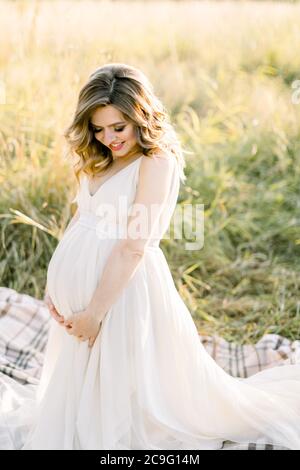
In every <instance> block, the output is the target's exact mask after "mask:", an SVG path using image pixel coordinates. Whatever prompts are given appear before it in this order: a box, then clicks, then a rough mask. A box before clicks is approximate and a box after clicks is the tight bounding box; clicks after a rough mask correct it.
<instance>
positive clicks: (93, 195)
mask: <svg viewBox="0 0 300 470" xmlns="http://www.w3.org/2000/svg"><path fill="white" fill-rule="evenodd" d="M142 157H143V155H140V156H139V157H138V158H137V159H136V160H133V162H130V163H128V165H126V166H124V167H123V168H121V170H119V171H117V172H116V173H114V174H113V175H112V176H111V177H110V178H108V179H107V180H105V181H104V182H103V183H102V184H101V185H100V186H99V187H98V188H97V189H96V191H95V192H94V194H91V193H90V187H89V179H88V177H87V175H86V188H87V193H88V195H89V197H90V199H93V198H94V197H95V196H96V194H97V193H98V192H99V191H100V189H101V188H103V186H104V185H105V184H106V183H108V182H109V181H110V180H111V179H112V178H113V177H114V176H117V175H118V174H119V173H122V171H124V170H126V169H127V168H129V167H130V166H131V165H133V164H134V163H136V162H137V161H138V160H140V159H141V158H142Z"/></svg>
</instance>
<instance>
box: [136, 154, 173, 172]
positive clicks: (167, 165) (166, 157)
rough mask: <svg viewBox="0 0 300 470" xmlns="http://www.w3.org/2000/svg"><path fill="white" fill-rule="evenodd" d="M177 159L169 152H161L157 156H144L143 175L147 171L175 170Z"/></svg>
mask: <svg viewBox="0 0 300 470" xmlns="http://www.w3.org/2000/svg"><path fill="white" fill-rule="evenodd" d="M174 161H175V157H174V156H172V155H170V154H168V153H167V152H159V153H156V154H155V155H151V156H149V157H148V156H146V155H144V156H143V158H142V161H141V173H143V172H147V171H150V172H151V171H154V172H155V171H164V172H168V171H169V170H170V169H172V168H173V165H174Z"/></svg>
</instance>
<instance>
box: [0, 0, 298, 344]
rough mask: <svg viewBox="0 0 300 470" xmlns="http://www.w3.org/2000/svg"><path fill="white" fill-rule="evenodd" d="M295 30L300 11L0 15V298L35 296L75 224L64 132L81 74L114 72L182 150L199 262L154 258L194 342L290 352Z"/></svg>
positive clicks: (86, 8) (104, 5) (119, 5)
mask: <svg viewBox="0 0 300 470" xmlns="http://www.w3.org/2000/svg"><path fill="white" fill-rule="evenodd" d="M128 11H130V14H128ZM299 24H300V4H298V3H291V4H288V3H271V2H268V3H263V2H257V3H255V2H252V3H247V2H243V3H234V2H222V3H219V2H217V3H209V2H180V3H177V2H175V3H170V2H153V3H152V2H150V1H149V2H133V3H130V2H126V1H122V2H90V1H85V2H80V1H66V2H62V1H60V2H55V1H53V2H44V1H31V2H27V1H14V2H6V1H4V2H1V17H0V41H1V44H2V45H3V47H2V48H1V51H0V74H1V75H0V83H1V90H2V91H1V93H2V100H4V101H5V102H1V104H0V158H1V160H0V184H1V197H0V229H1V233H0V235H1V245H0V250H1V261H0V276H1V285H3V286H7V287H12V288H14V289H17V290H18V291H22V292H26V293H28V294H30V295H33V296H35V297H37V298H42V296H43V291H44V287H45V275H46V269H47V265H48V262H49V259H50V257H51V254H52V252H53V250H54V248H55V246H56V244H57V242H58V240H59V239H60V238H61V237H62V235H63V233H64V229H65V227H66V225H67V223H68V221H69V219H70V216H71V215H72V212H73V211H74V207H73V206H72V205H71V200H72V199H73V197H74V194H75V190H76V184H75V177H74V175H73V173H72V169H71V162H68V161H67V159H66V158H65V147H64V140H63V138H62V133H63V130H64V128H65V127H66V126H67V124H68V123H69V121H70V119H71V117H72V115H73V112H74V108H75V102H76V99H77V94H78V91H79V89H80V87H81V85H82V84H83V83H84V82H85V80H86V79H87V77H88V75H89V74H90V73H91V72H92V71H93V70H94V69H95V68H96V67H98V66H100V65H103V64H104V63H107V62H125V63H129V64H132V65H134V66H137V67H140V68H141V69H142V70H143V71H144V72H145V73H146V74H147V75H148V76H149V78H150V80H151V81H152V83H153V85H154V88H155V90H156V92H157V94H158V96H159V97H160V98H161V99H162V100H163V102H164V104H165V106H166V108H167V109H168V110H169V112H170V115H171V117H172V120H173V122H174V124H175V127H176V130H177V132H178V134H179V135H180V138H181V141H182V144H183V146H184V148H185V149H188V150H190V151H191V152H192V154H191V155H188V156H187V162H188V165H187V169H186V174H187V175H188V180H187V183H186V186H185V187H184V186H182V187H181V191H180V197H179V201H178V203H179V204H186V203H199V204H204V206H205V243H204V248H203V249H202V250H199V251H196V252H195V251H186V250H185V249H184V240H163V241H162V243H161V247H162V248H163V249H164V252H165V254H166V256H167V259H168V262H169V264H170V268H171V270H172V274H173V277H174V280H175V282H176V286H177V288H178V291H179V293H180V295H181V296H182V298H183V300H184V301H185V303H186V305H187V306H188V308H189V310H190V311H191V313H192V315H193V318H194V319H195V322H196V324H197V327H198V328H199V331H200V332H201V333H203V334H220V335H222V336H223V337H224V338H225V339H228V340H232V341H240V342H254V341H257V340H258V339H259V338H260V337H261V336H262V335H263V334H266V333H278V334H282V335H284V336H287V337H288V338H290V339H296V338H299V337H300V326H299V320H300V318H299V317H300V313H299V305H300V281H299V279H300V278H299V255H300V230H299V211H300V197H299V196H300V185H299V181H300V164H299V163H300V162H299V156H300V139H299V137H300V103H299V104H295V103H293V101H292V93H293V88H292V84H293V83H294V82H295V80H297V79H298V80H299V79H300V55H299V54H298V53H297V46H298V45H299V43H300V28H299ZM3 97H4V98H3Z"/></svg>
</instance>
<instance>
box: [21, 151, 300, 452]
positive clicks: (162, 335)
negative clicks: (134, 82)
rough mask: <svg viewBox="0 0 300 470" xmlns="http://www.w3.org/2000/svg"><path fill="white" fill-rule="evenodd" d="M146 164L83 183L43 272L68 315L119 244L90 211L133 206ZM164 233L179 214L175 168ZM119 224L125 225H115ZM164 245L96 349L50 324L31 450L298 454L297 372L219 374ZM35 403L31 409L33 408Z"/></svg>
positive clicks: (155, 243)
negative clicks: (271, 450) (252, 447)
mask: <svg viewBox="0 0 300 470" xmlns="http://www.w3.org/2000/svg"><path fill="white" fill-rule="evenodd" d="M142 158H147V157H143V156H141V157H140V158H138V159H137V160H135V161H134V162H132V163H131V164H129V165H128V166H127V167H125V168H123V169H122V170H121V171H119V173H117V174H115V175H113V176H112V177H111V178H110V179H108V180H106V181H105V182H104V183H103V184H102V186H101V187H100V188H99V189H98V191H97V192H96V193H95V194H94V195H93V196H91V195H90V193H89V187H88V180H87V177H86V176H83V177H82V179H81V184H80V188H79V190H78V194H77V197H76V199H77V203H78V207H79V211H80V217H79V219H78V221H77V222H76V223H75V224H74V225H73V226H72V227H71V228H70V229H69V230H67V231H66V232H65V234H64V236H63V238H62V239H61V240H60V242H59V244H58V245H57V247H56V250H55V251H54V253H53V256H52V258H51V261H50V263H49V267H48V273H47V284H48V290H49V294H50V296H51V298H52V300H53V302H54V304H55V306H56V308H57V310H58V311H59V312H61V313H62V312H63V314H64V316H66V317H67V316H69V315H71V314H72V313H75V312H77V311H80V310H83V309H84V308H85V307H86V306H87V305H88V303H89V300H90V299H91V297H92V295H93V292H94V290H95V288H96V286H97V282H98V280H99V278H100V275H101V272H102V270H103V268H104V265H105V261H106V259H107V257H108V255H109V253H110V251H111V249H112V247H113V245H114V243H116V239H109V238H107V237H106V238H105V236H103V237H101V225H100V226H99V217H97V213H96V209H97V207H98V206H99V204H100V205H101V204H102V203H110V204H117V203H118V198H119V196H120V195H126V197H127V198H128V201H129V202H131V203H132V202H133V201H134V197H135V193H136V188H137V183H138V176H139V167H140V163H141V161H142ZM173 171H174V174H173V179H172V185H171V187H170V191H169V197H168V199H167V201H166V203H165V206H164V209H163V212H162V215H161V217H162V219H161V220H162V221H163V223H162V224H161V227H162V233H161V237H160V238H162V237H163V234H164V232H165V231H166V230H167V228H168V227H169V224H170V219H171V217H172V214H173V212H174V209H175V206H176V202H177V198H178V192H179V186H180V180H179V174H178V168H177V163H176V160H175V159H174V170H173ZM120 220H121V222H120V224H123V223H124V224H125V223H126V217H125V218H123V219H122V218H121V219H120ZM159 241H160V240H159V239H154V240H152V241H151V244H150V246H149V247H148V249H147V250H146V252H145V255H144V258H143V259H142V261H141V264H140V265H139V267H138V269H137V271H136V272H135V274H134V276H133V277H132V278H131V280H130V281H129V284H128V285H127V287H126V288H125V289H124V290H123V291H122V293H121V295H120V297H119V299H118V300H117V301H116V302H115V304H114V305H113V307H112V308H111V309H110V310H109V311H108V313H107V314H106V316H105V318H104V321H103V324H102V328H101V330H100V333H99V335H98V337H97V339H96V341H95V344H94V346H93V347H92V348H89V347H88V344H87V342H80V341H78V339H77V338H76V337H74V336H70V335H68V334H67V333H66V331H65V330H64V328H63V327H61V326H60V325H59V324H58V323H57V322H55V320H51V321H52V324H51V329H50V335H49V340H48V344H47V349H46V355H45V363H44V367H43V371H42V377H41V381H40V385H39V389H38V393H37V398H36V410H35V412H34V413H32V416H34V419H33V422H32V424H31V428H30V432H29V433H28V435H27V439H26V443H25V445H24V447H22V448H23V449H24V450H27V449H106V450H113V449H146V450H151V449H155V450H159V449H164V450H168V449H178V450H179V449H185V450H187V449H221V448H222V444H223V442H224V441H226V440H230V441H233V442H238V443H247V442H266V443H270V444H278V445H281V446H285V447H288V448H290V449H298V450H300V364H299V365H298V364H296V365H285V366H278V367H273V368H271V369H267V370H264V371H262V372H259V373H257V374H255V375H253V376H251V377H249V378H247V379H240V378H234V377H232V376H230V375H228V374H227V373H225V371H224V370H223V369H222V368H221V367H220V366H218V365H217V363H216V362H215V361H214V360H213V359H212V358H211V356H210V355H209V354H208V353H207V352H206V350H205V348H204V346H203V345H202V343H201V341H200V340H199V334H198V332H197V329H196V326H195V324H194V321H193V319H192V316H191V314H190V312H189V310H188V309H187V307H186V305H185V304H184V302H183V300H182V299H181V297H180V295H179V293H178V291H177V289H176V286H175V284H174V281H173V278H172V276H171V273H170V270H169V267H168V264H167V261H166V258H165V256H164V254H163V251H162V250H161V249H160V247H159ZM31 406H32V402H31Z"/></svg>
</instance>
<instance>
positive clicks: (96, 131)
mask: <svg viewBox="0 0 300 470" xmlns="http://www.w3.org/2000/svg"><path fill="white" fill-rule="evenodd" d="M125 127H126V126H124V127H122V128H121V129H115V131H116V132H122V131H124V129H125ZM101 131H102V129H100V130H99V129H94V132H95V134H96V133H98V132H101Z"/></svg>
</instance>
